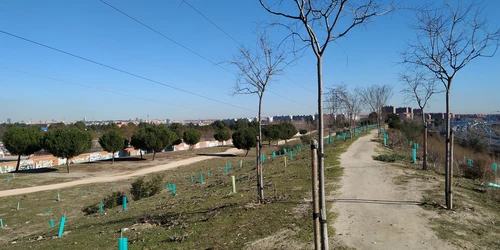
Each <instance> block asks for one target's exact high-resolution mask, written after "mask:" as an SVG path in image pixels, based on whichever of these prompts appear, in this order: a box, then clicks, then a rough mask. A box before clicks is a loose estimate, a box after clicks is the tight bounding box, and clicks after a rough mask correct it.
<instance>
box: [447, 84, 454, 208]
mask: <svg viewBox="0 0 500 250" xmlns="http://www.w3.org/2000/svg"><path fill="white" fill-rule="evenodd" d="M446 87H447V88H446V117H445V118H446V157H445V158H446V160H445V176H446V179H445V198H446V208H447V209H452V208H453V206H452V194H451V176H450V173H451V166H450V158H451V152H450V151H451V148H450V147H451V141H450V131H451V127H450V125H451V123H450V87H451V79H449V80H448V86H446Z"/></svg>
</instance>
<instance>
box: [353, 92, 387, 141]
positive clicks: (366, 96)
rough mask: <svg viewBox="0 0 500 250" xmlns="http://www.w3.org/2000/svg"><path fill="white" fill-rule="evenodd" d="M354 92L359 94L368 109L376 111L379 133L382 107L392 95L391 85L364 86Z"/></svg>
mask: <svg viewBox="0 0 500 250" xmlns="http://www.w3.org/2000/svg"><path fill="white" fill-rule="evenodd" d="M356 93H357V94H358V95H359V97H360V99H361V102H362V104H363V105H364V106H365V107H366V108H368V109H369V110H370V112H375V113H377V127H378V134H379V135H380V133H381V127H382V121H383V119H382V108H383V107H384V105H386V104H387V102H388V101H389V99H390V98H391V97H392V93H393V92H392V86H391V85H387V84H385V85H371V86H368V87H365V88H356Z"/></svg>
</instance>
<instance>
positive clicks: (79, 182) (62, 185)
mask: <svg viewBox="0 0 500 250" xmlns="http://www.w3.org/2000/svg"><path fill="white" fill-rule="evenodd" d="M240 152H243V151H240V150H239V149H236V148H230V149H228V150H226V151H225V152H222V153H218V154H221V155H224V154H225V155H227V154H237V153H240ZM216 155H217V154H214V155H213V156H197V157H192V158H188V159H184V160H179V161H174V162H170V163H167V164H162V165H157V166H153V167H149V168H144V169H140V170H137V171H135V172H128V173H123V174H116V175H106V176H99V177H90V178H85V179H81V180H76V181H70V182H65V183H58V184H51V185H44V186H36V187H28V188H18V189H10V190H3V191H0V197H6V196H12V195H20V194H29V193H35V192H40V191H47V190H56V189H61V188H67V187H73V186H77V185H84V184H90V183H100V182H115V181H120V180H125V179H128V178H132V177H136V176H143V175H146V174H150V173H155V172H161V171H164V170H168V169H172V168H177V167H180V166H184V165H189V164H192V163H196V162H200V161H204V160H208V159H212V158H216V157H218V156H216Z"/></svg>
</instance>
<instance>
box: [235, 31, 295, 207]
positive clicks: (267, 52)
mask: <svg viewBox="0 0 500 250" xmlns="http://www.w3.org/2000/svg"><path fill="white" fill-rule="evenodd" d="M288 55H289V53H288V51H287V49H286V48H285V47H284V43H280V44H275V43H273V42H271V40H270V38H269V36H268V35H267V34H266V33H259V34H258V44H257V46H256V47H255V48H254V49H251V48H247V47H244V46H242V47H240V48H239V51H238V54H237V55H234V56H233V58H232V60H231V61H229V63H230V64H232V65H234V66H236V67H237V68H238V73H237V79H236V86H235V91H234V93H235V94H254V95H257V96H258V97H259V111H258V116H257V122H258V124H259V126H258V127H259V129H258V130H259V131H258V138H257V140H258V141H257V147H256V149H257V153H256V158H257V159H256V160H257V195H258V199H259V202H263V201H264V177H263V175H262V172H263V171H262V159H261V157H260V155H261V149H262V119H261V115H262V99H263V98H264V93H265V92H266V88H267V87H268V86H269V84H271V83H272V82H273V81H276V79H275V77H276V76H278V75H280V74H282V73H283V70H284V68H286V66H288V64H289V63H290V62H288V61H287V57H288Z"/></svg>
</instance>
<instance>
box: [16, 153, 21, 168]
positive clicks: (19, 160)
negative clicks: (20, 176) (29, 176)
mask: <svg viewBox="0 0 500 250" xmlns="http://www.w3.org/2000/svg"><path fill="white" fill-rule="evenodd" d="M20 165H21V155H20V154H19V155H18V156H17V166H16V172H19V166H20Z"/></svg>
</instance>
